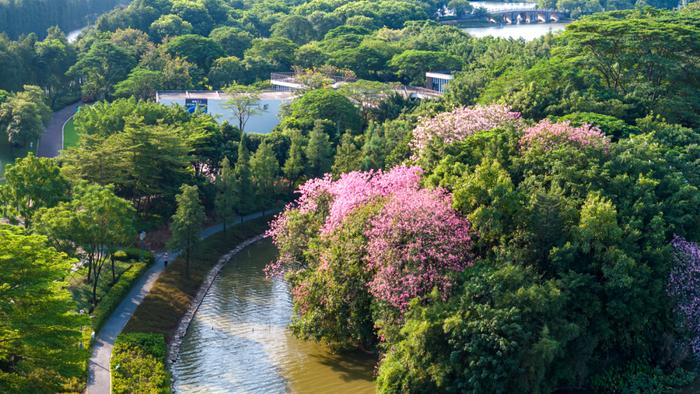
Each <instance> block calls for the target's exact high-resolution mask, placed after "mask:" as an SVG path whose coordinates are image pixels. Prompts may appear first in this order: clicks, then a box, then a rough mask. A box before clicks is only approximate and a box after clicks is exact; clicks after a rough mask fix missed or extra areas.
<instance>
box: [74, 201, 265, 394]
mask: <svg viewBox="0 0 700 394" xmlns="http://www.w3.org/2000/svg"><path fill="white" fill-rule="evenodd" d="M272 212H274V211H269V212H267V213H268V214H269V213H272ZM263 216H264V214H263V213H262V212H256V213H253V214H250V215H246V216H244V217H243V218H242V219H240V220H239V221H238V223H242V222H248V221H250V220H253V219H257V218H260V217H263ZM232 224H233V223H232ZM223 229H224V227H223V225H221V224H217V225H215V226H211V227H208V228H206V229H204V230H203V231H202V232H201V233H200V238H201V239H205V238H208V237H210V236H212V235H214V234H216V233H219V232H221V231H223ZM178 254H179V252H174V251H170V252H165V253H159V254H157V255H156V259H155V260H156V261H155V262H154V263H153V265H151V267H150V268H149V269H148V270H147V271H146V272H145V273H143V274H142V275H141V277H139V279H137V281H136V283H135V284H134V286H133V288H132V289H131V290H130V291H129V294H127V295H126V297H124V299H123V300H122V301H121V303H120V304H119V306H118V307H117V309H115V310H114V312H112V314H111V315H110V317H109V319H108V320H107V321H106V322H105V324H104V326H103V327H102V329H101V330H100V332H99V333H98V334H97V336H96V337H95V342H94V345H93V349H92V355H91V356H90V363H89V366H88V387H87V392H88V394H110V392H111V384H112V379H111V375H110V367H109V365H110V359H111V358H112V348H113V347H114V341H115V340H116V339H117V336H118V335H119V334H120V333H121V332H122V330H123V329H124V327H125V326H126V323H128V322H129V320H130V319H131V316H132V315H133V314H134V312H135V311H136V308H137V307H138V306H139V304H141V302H142V301H143V299H144V298H145V297H146V295H147V294H148V292H149V291H150V290H151V288H152V287H153V284H154V283H155V282H156V280H158V277H159V276H160V274H161V272H163V270H164V269H165V267H164V266H163V260H164V257H166V256H167V257H168V259H169V260H170V261H172V260H174V259H175V258H176V257H177V256H178Z"/></svg>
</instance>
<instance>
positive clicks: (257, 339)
mask: <svg viewBox="0 0 700 394" xmlns="http://www.w3.org/2000/svg"><path fill="white" fill-rule="evenodd" d="M275 255H276V250H275V248H274V246H273V245H272V243H271V242H270V241H269V240H264V241H261V242H258V243H256V244H254V245H252V246H250V247H248V248H246V249H244V250H243V251H242V252H241V253H240V254H239V255H237V256H235V257H234V258H233V260H231V261H230V262H229V263H228V265H227V266H226V267H224V269H223V270H222V271H221V275H220V276H219V277H218V278H217V279H216V280H215V281H214V284H213V285H212V287H211V289H210V291H209V293H208V294H207V296H206V297H205V298H204V301H203V302H202V306H201V307H200V309H199V311H197V314H196V315H195V317H194V319H193V320H192V325H191V326H190V328H189V330H188V332H187V335H186V336H185V338H184V341H183V343H182V348H181V352H180V359H179V360H178V361H177V362H176V363H175V365H174V366H173V368H172V373H173V378H174V382H175V384H174V387H173V388H174V391H175V392H176V393H206V394H213V393H314V394H316V393H319V394H344V393H352V394H363V393H367V394H369V393H374V392H375V388H374V377H373V368H374V365H375V362H376V360H374V359H372V358H371V357H368V356H366V355H364V354H361V355H358V354H355V355H337V354H332V353H330V352H329V351H328V350H327V349H326V348H325V347H324V346H322V345H319V344H317V343H315V342H309V341H302V340H299V339H297V338H296V337H294V336H293V335H292V334H291V333H290V331H289V329H288V328H287V325H288V324H289V322H290V319H291V316H292V313H293V312H292V301H291V297H290V294H289V287H288V286H287V283H286V282H285V281H284V280H283V279H281V278H280V279H274V280H268V279H266V278H265V276H264V274H263V267H264V266H265V265H266V263H268V262H269V261H271V260H272V259H274V258H275Z"/></svg>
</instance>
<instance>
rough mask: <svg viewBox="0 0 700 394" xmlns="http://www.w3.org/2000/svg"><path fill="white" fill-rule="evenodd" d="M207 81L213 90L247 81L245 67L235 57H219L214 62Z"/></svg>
mask: <svg viewBox="0 0 700 394" xmlns="http://www.w3.org/2000/svg"><path fill="white" fill-rule="evenodd" d="M208 79H209V83H210V84H211V86H212V87H213V88H214V89H221V88H223V87H226V86H229V85H232V84H236V83H237V82H242V81H244V80H246V79H247V76H246V72H245V66H244V65H243V63H242V62H241V61H240V59H238V58H237V57H234V56H230V57H220V58H218V59H216V60H214V64H212V66H211V69H210V70H209V76H208Z"/></svg>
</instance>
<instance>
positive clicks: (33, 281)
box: [0, 225, 89, 393]
mask: <svg viewBox="0 0 700 394" xmlns="http://www.w3.org/2000/svg"><path fill="white" fill-rule="evenodd" d="M73 263H75V260H73V259H71V258H69V257H68V256H66V255H65V254H63V253H60V252H58V251H56V250H55V249H54V248H52V247H49V246H48V245H47V242H46V238H45V237H42V236H39V235H32V234H28V233H27V232H26V231H25V230H24V229H22V228H19V227H13V226H7V225H0V265H1V266H2V270H0V296H1V298H2V302H0V391H2V392H6V393H30V392H31V393H52V392H59V391H63V390H66V389H68V390H70V386H68V385H67V383H68V382H69V380H70V379H73V380H78V379H80V378H81V376H82V372H83V364H84V363H85V359H86V356H87V354H86V352H85V351H84V350H81V348H80V342H81V335H80V326H81V325H88V324H89V322H87V321H86V320H87V319H85V317H83V316H80V315H79V314H78V312H77V310H76V308H75V303H74V302H73V300H72V299H71V295H70V292H68V290H66V288H65V282H64V281H63V280H64V277H65V272H66V271H67V270H68V269H70V266H71V264H73Z"/></svg>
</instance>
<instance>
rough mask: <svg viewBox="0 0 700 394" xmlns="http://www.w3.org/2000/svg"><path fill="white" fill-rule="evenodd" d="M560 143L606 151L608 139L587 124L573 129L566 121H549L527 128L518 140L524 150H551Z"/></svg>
mask: <svg viewBox="0 0 700 394" xmlns="http://www.w3.org/2000/svg"><path fill="white" fill-rule="evenodd" d="M562 143H570V144H574V145H576V146H579V147H593V148H601V149H607V148H608V146H609V145H610V139H609V138H608V137H607V136H606V135H605V134H604V133H603V132H602V131H601V130H600V129H599V128H597V127H593V126H591V125H588V124H584V125H582V126H580V127H574V126H572V125H571V123H569V122H568V121H566V122H560V123H552V122H551V121H550V120H549V119H544V120H542V121H540V122H539V123H538V124H536V125H534V126H532V127H530V128H528V129H527V130H525V132H524V133H523V136H522V137H521V138H520V145H521V146H523V147H525V148H529V147H531V146H533V145H539V146H542V147H543V148H544V149H545V150H551V149H553V148H555V147H556V146H558V145H560V144H562Z"/></svg>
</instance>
